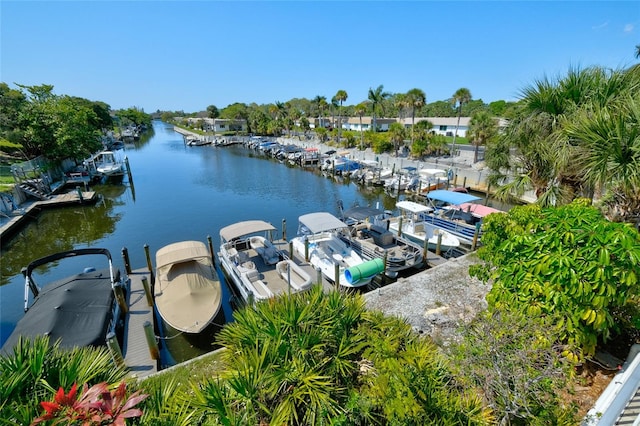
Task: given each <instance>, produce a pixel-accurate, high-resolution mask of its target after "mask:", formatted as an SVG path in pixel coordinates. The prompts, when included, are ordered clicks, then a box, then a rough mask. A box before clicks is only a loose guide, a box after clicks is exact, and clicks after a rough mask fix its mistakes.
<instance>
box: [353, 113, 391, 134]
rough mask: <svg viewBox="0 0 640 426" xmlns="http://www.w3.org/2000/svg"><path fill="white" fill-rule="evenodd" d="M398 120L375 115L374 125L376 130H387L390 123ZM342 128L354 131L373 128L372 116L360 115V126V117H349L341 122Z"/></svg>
mask: <svg viewBox="0 0 640 426" xmlns="http://www.w3.org/2000/svg"><path fill="white" fill-rule="evenodd" d="M397 121H398V120H397V119H395V118H381V117H376V127H377V128H378V129H377V131H378V132H386V131H388V130H389V126H390V125H391V123H395V122H397ZM342 128H343V129H345V130H352V131H355V132H366V131H368V130H372V129H373V117H364V116H363V117H362V126H360V117H349V119H348V120H347V121H346V122H345V123H343V125H342Z"/></svg>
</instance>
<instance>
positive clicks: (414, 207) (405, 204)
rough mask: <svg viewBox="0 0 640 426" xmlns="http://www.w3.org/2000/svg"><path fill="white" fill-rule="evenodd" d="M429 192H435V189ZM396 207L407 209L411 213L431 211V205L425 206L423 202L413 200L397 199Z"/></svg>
mask: <svg viewBox="0 0 640 426" xmlns="http://www.w3.org/2000/svg"><path fill="white" fill-rule="evenodd" d="M431 192H435V191H431ZM431 192H430V194H431ZM396 207H397V208H399V209H400V210H407V211H409V212H411V213H424V212H430V211H433V209H432V208H431V207H429V206H425V205H424V204H419V203H414V202H413V201H398V202H397V203H396Z"/></svg>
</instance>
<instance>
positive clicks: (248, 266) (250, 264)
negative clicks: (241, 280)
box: [242, 260, 256, 269]
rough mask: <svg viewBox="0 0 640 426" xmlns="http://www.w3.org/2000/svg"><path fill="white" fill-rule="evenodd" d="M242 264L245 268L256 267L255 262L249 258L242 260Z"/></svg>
mask: <svg viewBox="0 0 640 426" xmlns="http://www.w3.org/2000/svg"><path fill="white" fill-rule="evenodd" d="M242 266H243V267H244V268H246V269H256V264H255V263H253V262H252V261H250V260H247V261H246V262H244V263H243V264H242Z"/></svg>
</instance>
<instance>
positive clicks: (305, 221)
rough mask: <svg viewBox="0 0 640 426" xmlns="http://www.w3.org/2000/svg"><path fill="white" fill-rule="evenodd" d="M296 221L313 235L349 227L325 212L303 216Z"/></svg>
mask: <svg viewBox="0 0 640 426" xmlns="http://www.w3.org/2000/svg"><path fill="white" fill-rule="evenodd" d="M298 221H299V222H300V225H302V226H304V227H306V228H307V229H308V230H309V231H310V232H311V233H313V234H318V233H320V232H324V231H333V230H335V229H342V228H348V227H349V225H347V224H346V223H344V222H343V221H341V220H340V219H338V218H337V217H335V216H334V215H332V214H331V213H327V212H316V213H309V214H305V215H302V216H300V217H299V218H298Z"/></svg>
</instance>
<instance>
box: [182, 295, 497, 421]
mask: <svg viewBox="0 0 640 426" xmlns="http://www.w3.org/2000/svg"><path fill="white" fill-rule="evenodd" d="M219 341H220V343H221V344H223V345H224V346H225V347H226V351H225V352H224V357H225V365H226V366H227V370H226V371H225V372H223V373H221V375H220V377H219V378H215V379H209V380H206V381H205V383H204V384H202V386H200V387H199V388H198V389H194V392H195V396H196V400H197V405H198V407H199V408H200V409H201V410H202V412H203V413H204V415H205V416H208V417H209V419H208V420H210V421H212V422H215V423H217V424H225V425H244V424H261V423H262V424H299V425H302V424H305V425H320V424H371V425H375V424H403V425H411V424H416V425H418V424H424V422H425V419H429V420H430V424H463V423H464V424H486V423H488V421H487V419H490V416H489V415H488V413H487V412H486V411H485V410H484V409H483V408H482V406H481V404H480V402H479V401H478V400H477V399H474V398H471V397H469V395H468V394H465V393H463V392H461V391H460V390H459V389H457V388H455V387H452V386H451V377H450V375H449V374H448V373H447V370H446V368H445V365H444V363H443V361H442V360H441V359H440V358H439V357H438V354H437V350H436V348H435V346H434V345H433V344H432V343H430V342H429V341H427V340H423V339H421V338H419V337H418V336H417V335H415V334H414V333H413V332H412V331H411V328H410V326H409V325H407V324H406V323H404V322H403V321H401V320H399V319H397V318H387V317H384V316H383V315H382V314H380V313H370V312H367V311H365V309H364V301H363V299H362V298H361V297H359V296H347V295H344V294H342V293H340V292H331V293H324V292H323V290H322V288H321V287H315V288H314V289H312V290H311V291H309V292H307V293H305V294H296V295H293V296H283V297H280V298H276V299H271V300H269V301H266V302H263V303H260V304H258V305H257V306H256V307H255V308H252V307H249V308H245V309H244V310H241V311H238V312H236V314H235V321H234V322H233V323H230V324H228V325H227V326H225V328H224V329H223V330H222V332H221V333H220V335H219Z"/></svg>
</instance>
